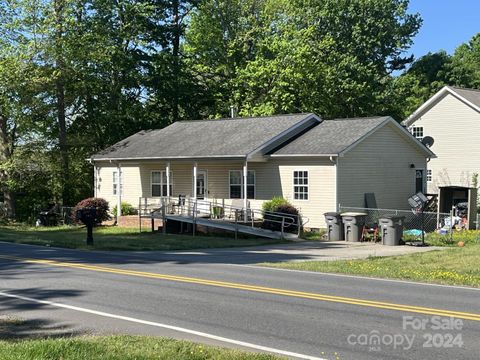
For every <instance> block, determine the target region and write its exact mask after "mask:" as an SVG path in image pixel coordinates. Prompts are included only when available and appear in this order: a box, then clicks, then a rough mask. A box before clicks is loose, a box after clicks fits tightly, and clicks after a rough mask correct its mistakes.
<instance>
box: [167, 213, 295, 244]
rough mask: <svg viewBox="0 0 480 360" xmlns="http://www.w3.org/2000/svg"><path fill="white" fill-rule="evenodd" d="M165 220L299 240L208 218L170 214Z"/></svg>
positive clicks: (289, 234)
mask: <svg viewBox="0 0 480 360" xmlns="http://www.w3.org/2000/svg"><path fill="white" fill-rule="evenodd" d="M165 218H166V220H167V221H168V220H174V221H179V222H183V223H187V224H193V223H195V224H196V225H201V226H205V227H209V228H214V229H221V230H227V231H232V232H238V233H241V234H248V235H254V236H258V237H265V238H270V239H282V238H283V239H286V240H293V241H294V240H298V239H299V238H298V236H297V234H291V233H283V235H282V233H281V232H279V231H272V230H268V229H262V228H257V227H252V226H249V225H244V224H239V223H237V224H235V223H232V222H229V221H225V220H215V219H208V218H202V217H198V218H195V219H193V218H192V217H189V216H183V215H172V214H168V215H165Z"/></svg>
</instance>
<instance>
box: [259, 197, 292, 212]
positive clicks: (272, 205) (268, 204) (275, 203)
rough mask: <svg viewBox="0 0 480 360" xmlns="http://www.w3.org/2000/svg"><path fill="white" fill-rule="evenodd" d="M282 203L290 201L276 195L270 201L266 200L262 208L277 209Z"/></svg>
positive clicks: (265, 209)
mask: <svg viewBox="0 0 480 360" xmlns="http://www.w3.org/2000/svg"><path fill="white" fill-rule="evenodd" d="M281 205H290V203H289V202H288V200H287V199H284V198H283V197H279V196H276V197H273V198H272V199H271V200H269V201H265V202H264V203H263V205H262V209H263V211H276V210H277V208H278V207H279V206H281Z"/></svg>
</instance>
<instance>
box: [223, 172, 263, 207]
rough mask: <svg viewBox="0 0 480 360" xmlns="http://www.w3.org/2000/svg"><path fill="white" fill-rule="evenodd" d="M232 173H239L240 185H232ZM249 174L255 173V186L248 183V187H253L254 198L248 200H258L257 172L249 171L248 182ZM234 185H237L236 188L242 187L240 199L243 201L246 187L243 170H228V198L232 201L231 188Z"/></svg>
mask: <svg viewBox="0 0 480 360" xmlns="http://www.w3.org/2000/svg"><path fill="white" fill-rule="evenodd" d="M232 172H239V173H240V184H232V183H231V182H230V179H231V177H230V174H231V173H232ZM249 172H252V173H253V180H254V181H253V184H248V183H247V186H252V185H253V198H250V199H248V200H255V199H256V198H257V173H256V172H255V170H247V181H248V173H249ZM232 185H235V186H240V198H239V199H243V197H244V195H243V192H244V186H243V170H228V198H229V199H232V193H231V187H232Z"/></svg>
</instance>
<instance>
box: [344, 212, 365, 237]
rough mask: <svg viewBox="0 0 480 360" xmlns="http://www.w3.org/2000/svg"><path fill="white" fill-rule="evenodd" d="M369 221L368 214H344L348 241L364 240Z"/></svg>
mask: <svg viewBox="0 0 480 360" xmlns="http://www.w3.org/2000/svg"><path fill="white" fill-rule="evenodd" d="M366 220H367V214H365V213H356V212H347V213H343V214H342V221H343V226H344V232H345V240H346V241H360V240H361V239H362V233H363V227H364V226H365V221H366Z"/></svg>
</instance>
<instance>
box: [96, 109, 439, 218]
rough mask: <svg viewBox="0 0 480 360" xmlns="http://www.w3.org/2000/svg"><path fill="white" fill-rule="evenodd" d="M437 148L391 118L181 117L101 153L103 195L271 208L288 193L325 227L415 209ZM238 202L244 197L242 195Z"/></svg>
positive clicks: (98, 165)
mask: <svg viewBox="0 0 480 360" xmlns="http://www.w3.org/2000/svg"><path fill="white" fill-rule="evenodd" d="M432 157H435V155H434V154H433V153H432V152H431V151H430V150H429V149H427V148H426V147H425V146H423V145H422V144H421V143H420V142H419V141H417V140H416V139H415V138H414V137H413V136H412V135H411V134H410V133H409V132H408V131H407V130H406V129H405V128H403V127H402V126H401V125H399V124H398V123H397V122H396V121H395V120H393V119H392V118H391V117H372V118H357V119H338V120H322V119H320V118H319V117H318V116H317V115H315V114H292V115H280V116H268V117H251V118H235V119H221V120H197V121H179V122H176V123H174V124H172V125H170V126H168V127H166V128H164V129H161V130H151V131H141V132H139V133H137V134H135V135H132V136H130V137H128V138H126V139H125V140H123V141H120V142H119V143H117V144H115V145H113V146H112V147H110V148H108V149H106V150H105V151H102V152H101V153H99V154H96V155H93V156H92V157H91V161H92V163H93V164H94V166H95V196H98V197H103V198H105V199H107V200H108V201H109V202H110V203H112V204H118V202H119V201H120V199H121V200H122V201H126V202H129V203H131V204H132V205H134V206H136V205H137V204H138V203H139V199H140V198H152V197H157V198H158V197H162V196H173V197H178V196H179V195H180V194H182V195H186V196H188V197H191V198H197V199H208V200H215V201H222V202H225V203H226V204H231V203H232V201H234V199H242V200H241V201H240V203H243V204H244V206H245V205H246V204H247V201H248V204H249V205H250V207H251V208H257V209H258V208H261V205H262V203H263V202H264V201H266V200H270V199H271V198H273V197H275V196H282V197H284V198H286V199H288V200H289V201H290V202H291V203H292V204H293V205H295V206H296V207H298V208H299V209H300V210H301V213H302V215H303V216H304V217H307V218H308V219H309V222H308V224H307V225H306V226H307V227H310V228H320V227H323V226H324V225H325V224H324V216H323V214H324V213H325V212H327V211H334V210H336V209H338V206H339V204H341V205H342V206H358V207H362V206H365V194H366V193H374V194H375V198H376V202H377V204H378V206H379V207H383V208H396V209H408V203H407V198H408V197H409V196H411V195H412V194H413V193H415V192H416V191H418V190H422V189H423V188H424V186H425V181H424V180H425V179H422V181H421V182H417V181H416V179H415V174H416V170H422V171H423V172H425V169H426V163H427V159H428V158H432ZM236 201H237V202H238V201H239V200H236Z"/></svg>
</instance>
